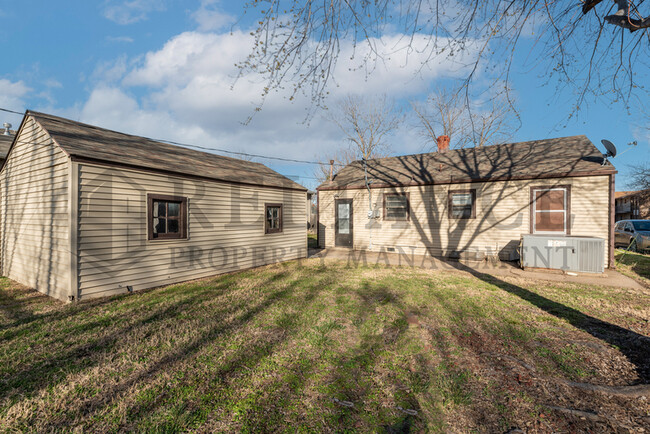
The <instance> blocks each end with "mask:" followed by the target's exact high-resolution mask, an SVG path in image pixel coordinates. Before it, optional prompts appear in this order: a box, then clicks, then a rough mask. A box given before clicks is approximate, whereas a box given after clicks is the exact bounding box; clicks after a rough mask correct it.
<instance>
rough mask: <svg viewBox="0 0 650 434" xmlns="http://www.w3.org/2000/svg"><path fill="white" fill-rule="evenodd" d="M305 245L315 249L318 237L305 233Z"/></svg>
mask: <svg viewBox="0 0 650 434" xmlns="http://www.w3.org/2000/svg"><path fill="white" fill-rule="evenodd" d="M307 247H309V248H310V249H315V248H317V247H318V238H317V237H316V234H307Z"/></svg>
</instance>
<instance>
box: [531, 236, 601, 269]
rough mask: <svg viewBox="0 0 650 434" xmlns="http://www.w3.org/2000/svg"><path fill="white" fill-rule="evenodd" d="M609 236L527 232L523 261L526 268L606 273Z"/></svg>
mask: <svg viewBox="0 0 650 434" xmlns="http://www.w3.org/2000/svg"><path fill="white" fill-rule="evenodd" d="M604 255H605V240H604V239H602V238H596V237H580V236H569V235H567V236H557V235H523V236H522V237H521V251H520V258H521V259H520V261H521V266H522V267H523V268H548V269H554V270H563V271H577V272H580V273H602V272H603V271H604V262H605V258H604Z"/></svg>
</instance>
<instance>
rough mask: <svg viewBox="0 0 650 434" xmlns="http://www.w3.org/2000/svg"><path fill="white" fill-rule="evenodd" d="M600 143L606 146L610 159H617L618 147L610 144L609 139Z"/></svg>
mask: <svg viewBox="0 0 650 434" xmlns="http://www.w3.org/2000/svg"><path fill="white" fill-rule="evenodd" d="M600 143H602V144H603V146H605V149H607V156H608V157H616V146H614V144H613V143H612V142H610V141H609V140H607V139H603V140H601V141H600Z"/></svg>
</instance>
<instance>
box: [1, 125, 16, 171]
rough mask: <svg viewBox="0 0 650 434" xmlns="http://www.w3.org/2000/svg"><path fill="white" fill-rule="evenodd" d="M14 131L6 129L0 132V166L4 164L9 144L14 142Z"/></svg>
mask: <svg viewBox="0 0 650 434" xmlns="http://www.w3.org/2000/svg"><path fill="white" fill-rule="evenodd" d="M14 134H15V131H11V130H8V129H5V130H2V131H0V165H2V163H4V162H5V159H6V158H7V153H9V147H10V146H11V142H13V141H14Z"/></svg>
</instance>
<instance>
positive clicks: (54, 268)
mask: <svg viewBox="0 0 650 434" xmlns="http://www.w3.org/2000/svg"><path fill="white" fill-rule="evenodd" d="M68 173H69V159H68V157H67V156H66V155H65V154H64V153H63V151H61V149H60V148H59V147H58V146H57V145H56V144H55V143H54V142H53V141H52V139H51V138H50V137H49V135H48V134H47V133H46V132H45V131H44V130H43V129H42V128H41V127H40V126H39V125H38V124H37V123H36V122H34V120H33V119H31V118H28V119H26V120H25V122H24V124H23V126H22V129H21V130H20V131H19V133H18V137H17V142H16V144H15V145H14V148H13V149H12V150H11V152H10V154H9V155H8V159H7V161H6V163H5V166H4V168H3V169H2V172H0V189H1V197H2V199H1V202H2V203H1V205H0V230H1V231H2V232H1V235H0V237H1V252H0V253H1V255H2V275H3V276H6V277H9V278H10V279H13V280H16V281H18V282H20V283H22V284H24V285H27V286H30V287H32V288H35V289H37V290H38V291H40V292H42V293H44V294H47V295H49V296H52V297H56V298H58V299H60V300H68V296H69V295H71V294H73V292H72V291H71V288H70V241H69V240H70V238H69V235H70V213H69V209H68Z"/></svg>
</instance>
